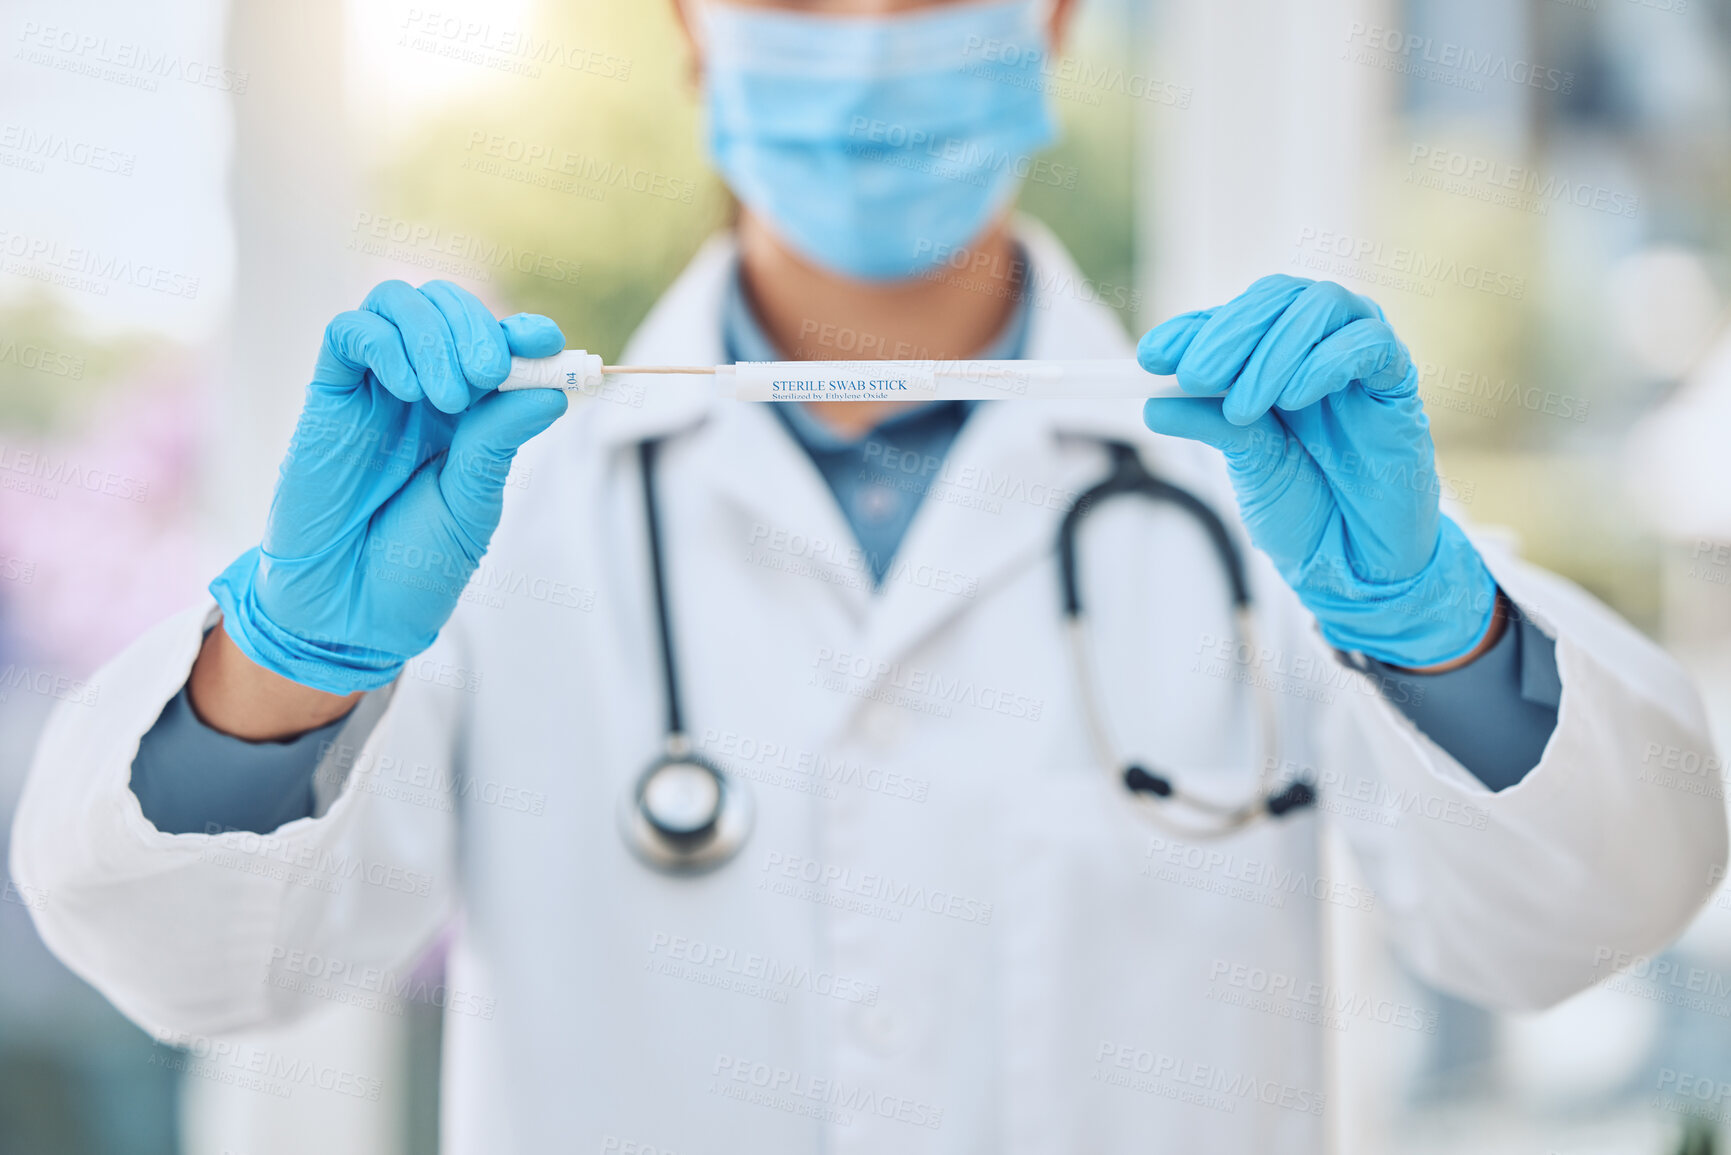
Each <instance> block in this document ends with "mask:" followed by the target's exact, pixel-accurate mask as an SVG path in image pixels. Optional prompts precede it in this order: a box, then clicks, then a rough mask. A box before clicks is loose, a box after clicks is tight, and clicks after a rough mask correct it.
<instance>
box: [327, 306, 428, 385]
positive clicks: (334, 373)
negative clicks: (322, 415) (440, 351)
mask: <svg viewBox="0 0 1731 1155" xmlns="http://www.w3.org/2000/svg"><path fill="white" fill-rule="evenodd" d="M369 371H370V372H371V373H372V375H373V377H374V378H375V379H376V380H377V381H378V382H379V384H380V385H383V386H384V387H385V391H386V392H388V393H390V395H391V396H393V397H395V398H396V399H397V400H399V401H408V402H415V401H419V400H420V399H421V398H422V396H424V394H423V393H422V392H421V382H420V378H419V377H417V376H416V375H415V370H414V367H413V366H411V365H410V364H409V354H408V351H407V350H405V349H404V348H403V336H402V334H401V333H400V332H398V330H397V327H396V326H395V325H393V324H391V323H390V322H389V321H387V320H385V319H384V318H383V317H381V316H379V315H378V314H377V313H367V312H363V311H361V310H359V309H352V310H350V311H349V312H347V313H339V314H337V316H336V318H335V319H334V320H332V321H331V323H330V324H329V325H327V326H325V343H324V347H323V348H322V349H320V350H319V360H318V365H317V367H315V368H314V370H313V379H312V385H311V388H312V389H315V390H320V391H324V392H330V393H348V392H352V391H353V390H354V389H355V388H356V387H357V386H359V385H360V383H361V381H362V380H363V379H364V378H365V377H366V375H367V373H368V372H369Z"/></svg>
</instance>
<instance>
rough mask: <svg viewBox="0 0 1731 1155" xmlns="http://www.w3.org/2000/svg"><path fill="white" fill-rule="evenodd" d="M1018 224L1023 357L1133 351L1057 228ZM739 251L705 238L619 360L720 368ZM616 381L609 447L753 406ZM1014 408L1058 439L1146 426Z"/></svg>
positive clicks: (1133, 413) (699, 383)
mask: <svg viewBox="0 0 1731 1155" xmlns="http://www.w3.org/2000/svg"><path fill="white" fill-rule="evenodd" d="M1015 230H1016V236H1017V238H1018V239H1019V240H1020V241H1021V243H1022V245H1023V247H1024V248H1025V249H1026V250H1027V252H1028V255H1029V265H1030V268H1032V269H1033V270H1034V271H1035V272H1034V275H1035V276H1036V277H1037V278H1038V281H1037V284H1036V285H1035V297H1034V303H1033V309H1032V313H1031V316H1030V320H1029V330H1028V344H1027V355H1028V356H1029V357H1031V358H1080V359H1090V358H1107V357H1133V356H1135V346H1134V345H1133V344H1132V343H1131V341H1130V340H1129V338H1128V337H1127V336H1126V335H1125V333H1124V331H1123V328H1122V327H1121V326H1120V324H1119V323H1118V320H1117V318H1116V316H1115V315H1114V314H1113V313H1112V312H1111V311H1110V310H1108V309H1107V308H1105V307H1104V306H1103V305H1100V304H1098V303H1097V302H1095V301H1093V300H1092V299H1091V292H1090V282H1088V281H1087V280H1086V278H1084V277H1083V275H1082V273H1081V271H1080V270H1078V269H1077V268H1076V264H1075V262H1074V261H1073V260H1072V259H1071V258H1070V254H1069V253H1068V252H1066V251H1065V249H1064V246H1063V244H1062V243H1061V242H1059V241H1058V239H1057V238H1056V237H1055V236H1053V235H1052V233H1051V231H1050V230H1048V229H1047V228H1046V227H1045V226H1044V225H1043V224H1041V223H1040V222H1038V221H1036V220H1033V219H1032V218H1030V217H1022V216H1018V217H1017V218H1016V221H1015ZM737 252H738V250H737V248H736V246H735V244H734V241H733V237H732V235H731V234H729V233H718V234H716V235H715V236H713V237H711V238H710V239H709V240H708V241H706V242H705V243H704V245H703V246H702V247H701V248H700V249H699V250H698V252H697V255H696V256H695V257H693V258H692V260H691V263H690V264H689V265H687V266H686V268H685V271H684V272H683V273H681V274H680V275H679V278H678V279H677V280H676V281H675V282H674V283H673V285H672V286H671V287H670V288H669V289H668V291H667V292H666V293H665V294H663V295H662V297H661V299H660V300H659V301H658V302H657V303H656V305H655V307H654V308H653V309H651V310H650V312H649V315H648V316H647V317H646V318H644V321H643V323H642V325H640V326H639V327H638V330H637V332H636V334H635V335H634V336H633V337H632V339H631V341H630V343H629V344H628V345H627V346H626V348H625V351H624V353H623V354H622V356H621V361H622V362H623V363H624V364H632V363H646V362H654V363H657V364H679V365H714V364H718V363H719V362H720V361H721V360H722V359H723V358H724V357H725V355H726V354H725V351H724V349H723V346H722V338H721V311H722V305H723V302H724V300H725V297H726V291H727V278H728V276H729V275H730V273H731V270H732V268H733V265H734V261H735V259H736V256H737ZM619 384H620V385H621V386H622V387H621V388H619V389H618V390H617V391H616V393H617V398H615V399H618V400H621V403H618V404H607V403H603V405H602V408H601V411H600V412H598V413H597V414H596V423H595V426H594V432H595V435H596V436H597V437H598V438H599V439H600V440H601V441H602V442H603V443H604V444H616V443H620V442H627V441H639V440H642V439H643V438H645V437H652V436H656V435H659V434H671V433H674V432H677V431H680V430H684V429H690V428H692V427H694V426H696V425H697V424H699V423H701V422H702V421H704V420H705V419H706V418H709V417H711V416H714V415H715V414H716V413H717V412H718V411H720V410H723V409H728V408H753V407H751V406H735V405H733V404H732V403H727V404H725V405H723V404H722V403H719V402H718V401H717V400H716V398H715V397H714V394H713V392H712V390H711V388H710V383H709V382H708V380H706V379H705V378H702V377H638V378H621V379H620V381H619ZM585 404H587V402H585ZM986 408H989V406H985V407H982V412H981V413H978V414H976V415H975V416H976V418H978V417H980V416H983V415H984V409H986ZM1006 408H1009V407H1008V406H1006ZM1013 408H1015V409H1018V410H1020V411H1021V413H1020V414H1019V416H1022V417H1025V418H1029V419H1031V420H1034V421H1036V422H1037V423H1039V424H1041V425H1043V426H1044V427H1045V428H1046V429H1048V430H1049V431H1051V432H1052V433H1053V434H1054V435H1065V434H1077V435H1082V436H1114V437H1124V436H1126V435H1131V436H1134V435H1136V434H1137V431H1139V430H1142V429H1143V427H1142V425H1141V422H1140V420H1139V417H1140V413H1139V409H1138V407H1137V406H1136V405H1135V403H1134V402H1098V401H1077V402H1067V401H1066V402H1017V403H1016V404H1015V405H1014V406H1013ZM970 424H972V421H970ZM1142 435H1143V436H1145V435H1146V434H1145V431H1144V432H1143V434H1142ZM784 436H785V435H784Z"/></svg>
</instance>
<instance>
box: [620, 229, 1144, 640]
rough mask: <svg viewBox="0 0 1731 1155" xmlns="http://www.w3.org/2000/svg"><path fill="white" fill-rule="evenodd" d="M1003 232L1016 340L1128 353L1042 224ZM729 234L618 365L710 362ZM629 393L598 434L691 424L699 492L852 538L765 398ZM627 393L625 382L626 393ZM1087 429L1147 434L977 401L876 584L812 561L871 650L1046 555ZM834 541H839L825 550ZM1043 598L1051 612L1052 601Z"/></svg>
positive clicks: (1095, 455)
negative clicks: (1021, 297)
mask: <svg viewBox="0 0 1731 1155" xmlns="http://www.w3.org/2000/svg"><path fill="white" fill-rule="evenodd" d="M1017 233H1018V236H1019V237H1020V239H1021V240H1022V243H1023V244H1024V245H1025V246H1026V247H1027V250H1028V253H1029V257H1030V266H1031V268H1033V269H1034V270H1036V275H1037V277H1038V278H1039V280H1038V283H1037V286H1036V292H1037V295H1036V298H1035V305H1034V309H1033V314H1032V318H1031V323H1030V330H1029V334H1028V347H1027V354H1028V356H1029V357H1036V358H1080V359H1088V358H1109V357H1130V356H1133V355H1134V348H1133V346H1132V345H1131V342H1130V341H1129V339H1128V337H1127V336H1126V335H1125V333H1124V332H1123V329H1122V327H1121V326H1120V324H1119V323H1118V320H1117V318H1116V317H1115V316H1114V315H1113V314H1112V313H1111V312H1110V311H1109V310H1107V309H1106V308H1104V307H1103V306H1101V305H1099V304H1097V303H1094V302H1092V301H1091V300H1088V299H1087V289H1086V286H1087V282H1085V281H1084V280H1083V278H1082V276H1081V274H1080V272H1078V271H1077V269H1076V267H1075V264H1074V262H1073V261H1072V260H1071V259H1070V256H1069V254H1068V253H1067V252H1065V251H1064V249H1063V246H1062V245H1060V244H1059V243H1058V241H1057V240H1056V239H1055V238H1054V237H1052V235H1051V234H1050V233H1049V232H1048V231H1047V230H1046V229H1045V228H1044V227H1042V226H1040V225H1038V224H1037V223H1035V222H1032V221H1029V220H1026V219H1020V220H1018V222H1017ZM733 259H734V247H733V244H732V241H731V238H729V237H727V236H721V237H717V238H714V239H712V240H711V241H709V242H708V243H707V244H705V245H704V247H703V248H702V249H701V250H700V251H699V253H698V254H697V256H696V257H695V258H694V259H693V260H692V262H691V264H690V266H689V267H688V268H687V269H686V271H685V273H684V274H682V275H681V277H680V278H679V280H678V281H677V282H675V284H674V285H673V287H672V288H671V289H670V290H669V291H668V292H667V294H666V295H665V296H664V297H663V298H662V299H661V301H660V302H659V303H658V304H657V305H656V307H655V309H654V310H652V311H651V313H650V315H649V317H648V318H647V319H646V320H645V321H644V323H643V325H642V327H641V328H640V329H639V331H638V333H637V335H636V336H635V337H634V338H633V340H632V341H631V342H630V345H629V347H628V348H627V350H626V353H625V361H626V363H632V362H636V361H647V362H654V363H658V364H696V365H706V364H714V363H716V362H717V361H719V360H720V359H721V358H722V356H723V352H722V341H721V332H720V328H721V326H720V317H721V308H722V302H723V299H724V294H725V288H726V278H727V276H728V275H729V270H730V269H731V268H732V262H733ZM638 380H639V381H642V382H644V384H643V386H642V388H641V393H640V395H641V397H642V405H641V407H637V406H635V405H608V406H607V407H606V409H605V410H604V411H602V412H600V413H597V414H596V421H597V425H596V430H595V431H596V434H597V436H598V437H599V438H600V439H601V440H602V442H603V443H622V442H628V441H636V440H640V439H642V438H645V437H652V436H660V435H670V434H674V433H679V432H684V431H688V430H693V429H695V430H696V432H695V434H694V439H695V442H696V444H693V445H692V446H691V447H690V452H692V453H694V454H697V455H699V460H698V461H695V462H694V463H693V464H697V465H699V466H700V470H701V472H702V474H703V476H704V477H706V478H707V479H710V483H711V486H712V494H713V496H715V497H716V498H717V499H719V500H723V501H726V502H729V503H730V504H733V505H735V506H736V507H738V508H740V509H742V510H743V511H745V512H746V513H747V514H749V515H750V516H751V517H753V518H755V519H757V521H759V522H761V523H762V524H764V525H765V526H768V527H773V528H780V529H787V530H790V531H794V530H797V531H799V532H803V533H807V534H815V535H821V536H824V537H826V538H828V539H829V540H833V541H837V542H846V543H848V544H850V545H851V544H852V542H853V535H852V531H851V530H850V529H849V528H848V526H847V523H846V520H845V519H844V518H843V516H842V513H841V511H840V509H838V508H837V506H836V503H835V500H834V498H833V496H832V495H831V494H830V492H829V487H828V485H827V484H826V483H825V482H824V480H823V477H822V475H821V474H820V473H818V471H817V469H816V467H815V466H814V465H813V464H812V462H811V460H810V458H809V457H808V456H807V455H806V454H805V453H804V451H803V450H801V448H800V447H799V446H798V445H797V444H796V443H795V442H794V440H793V438H791V437H789V436H788V434H787V432H786V430H784V429H783V428H781V425H780V423H779V422H778V421H776V420H775V418H774V416H773V415H772V414H771V413H769V412H768V410H767V408H766V407H765V406H763V405H740V404H734V403H729V402H717V401H716V400H715V399H714V396H713V394H712V392H711V391H710V389H709V386H708V383H707V382H706V381H704V380H702V379H700V378H694V379H690V380H687V379H680V378H668V377H661V378H640V379H638ZM638 395H639V393H638V392H637V391H636V390H632V391H631V396H633V397H636V396H638ZM1100 437H1117V438H1120V439H1125V438H1129V439H1135V440H1138V441H1142V442H1144V443H1146V440H1147V438H1148V434H1147V431H1146V429H1145V428H1144V427H1143V426H1142V424H1141V421H1140V406H1139V405H1138V404H1137V403H1135V402H1133V401H1129V402H1126V401H1112V402H1038V401H1019V402H1014V403H1006V402H987V403H985V404H982V405H980V406H979V407H978V409H977V410H976V411H975V412H974V414H973V415H972V416H971V417H970V418H969V420H968V422H967V424H966V425H964V426H963V428H962V432H961V434H960V436H959V437H958V438H957V439H956V442H955V444H954V445H953V446H952V447H951V449H950V452H949V454H948V455H947V456H946V458H945V462H944V465H943V467H942V470H941V473H940V475H939V477H940V480H939V484H938V485H936V486H935V487H933V489H932V491H931V492H929V493H928V494H927V495H926V497H925V499H924V500H923V501H922V502H921V506H920V510H919V512H918V513H917V514H916V515H915V518H914V521H913V524H912V525H911V526H910V527H909V529H908V533H907V536H906V538H905V539H904V540H903V542H902V545H901V548H900V550H898V552H897V554H896V558H895V560H894V562H893V564H892V568H891V571H890V574H889V575H888V576H887V577H886V579H885V580H884V583H883V585H882V586H881V587H880V588H879V589H878V591H877V592H876V593H875V594H874V593H873V591H872V589H871V583H870V580H869V578H865V579H864V580H859V578H860V576H861V575H863V573H864V571H863V567H857V568H859V573H858V574H856V573H853V572H852V571H853V569H855V568H856V566H854V565H852V564H850V563H849V561H848V560H847V559H846V558H845V556H838V557H836V558H826V559H818V560H816V561H815V562H814V568H816V569H820V570H825V571H834V572H833V573H827V574H826V575H825V576H828V577H830V578H831V579H834V580H827V581H824V582H822V583H821V584H822V585H824V587H825V588H827V589H828V590H830V591H831V594H832V596H833V597H835V598H836V599H838V601H839V602H840V604H841V606H842V607H843V608H844V611H845V613H846V615H847V617H848V618H850V619H851V620H852V621H853V622H854V624H855V626H856V627H857V628H860V629H862V630H863V631H864V644H865V645H866V646H868V647H869V649H870V652H871V653H873V654H874V655H876V656H880V657H884V658H891V657H893V656H895V655H896V654H898V653H901V652H903V651H905V650H906V649H907V648H908V647H910V646H913V645H916V644H917V643H918V642H919V641H920V640H921V639H922V638H924V637H926V636H929V635H930V634H931V633H932V632H933V631H934V630H936V629H938V628H939V627H941V626H942V625H943V624H944V623H945V622H947V621H949V620H950V619H951V618H952V617H953V616H954V615H955V614H957V613H959V612H960V611H962V610H963V609H965V608H966V607H967V606H968V605H970V604H972V602H973V600H974V599H976V598H979V597H983V596H986V595H987V594H988V593H989V591H990V590H991V589H993V588H994V587H995V586H997V585H998V584H1000V583H1001V582H1003V581H1005V580H1007V579H1008V578H1010V577H1011V576H1013V575H1014V574H1015V573H1017V572H1020V571H1021V570H1022V569H1023V568H1025V566H1026V565H1028V564H1031V563H1033V562H1036V561H1038V560H1040V559H1041V558H1043V557H1049V556H1050V554H1051V551H1052V548H1053V542H1054V539H1055V535H1056V533H1057V527H1058V522H1059V520H1060V518H1061V517H1062V515H1063V511H1064V510H1065V509H1066V508H1067V507H1068V504H1069V501H1070V500H1072V499H1073V497H1074V496H1075V494H1076V493H1077V492H1078V491H1079V490H1081V489H1084V488H1086V487H1087V486H1088V485H1089V484H1092V483H1093V482H1094V481H1095V480H1097V479H1098V477H1099V475H1100V472H1101V470H1102V469H1103V468H1104V462H1105V457H1104V455H1103V454H1102V453H1100V452H1099V450H1098V448H1097V447H1096V446H1094V445H1093V444H1092V442H1093V441H1094V440H1097V439H1098V438H1100ZM839 552H840V553H843V554H845V551H839ZM1053 612H1057V606H1056V602H1054V606H1053Z"/></svg>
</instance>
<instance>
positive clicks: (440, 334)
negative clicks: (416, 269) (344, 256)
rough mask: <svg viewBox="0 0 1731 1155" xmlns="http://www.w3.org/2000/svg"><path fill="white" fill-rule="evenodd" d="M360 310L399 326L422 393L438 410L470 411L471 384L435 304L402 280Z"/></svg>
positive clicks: (374, 294) (372, 297)
mask: <svg viewBox="0 0 1731 1155" xmlns="http://www.w3.org/2000/svg"><path fill="white" fill-rule="evenodd" d="M361 308H362V309H365V310H366V311H368V312H370V313H377V314H378V315H379V316H381V317H383V318H384V319H385V320H387V321H389V322H390V323H391V324H393V325H395V326H396V327H397V332H398V333H400V334H401V335H402V341H403V348H404V350H405V351H407V353H408V355H409V364H410V365H412V366H414V369H415V376H416V377H418V378H420V382H421V391H422V392H423V393H425V394H426V396H427V400H428V401H431V402H432V403H433V406H434V407H435V408H437V409H439V410H440V411H442V412H445V413H461V412H462V411H463V410H464V409H466V408H468V405H469V385H468V382H467V381H466V380H465V379H464V377H463V369H462V366H460V365H459V364H457V350H456V347H455V346H456V340H455V338H453V337H452V336H451V327H450V326H449V325H447V324H445V318H444V315H443V314H441V313H440V312H439V310H438V308H437V307H436V306H435V305H434V304H433V302H432V301H430V300H428V299H427V297H425V296H424V295H423V294H421V293H419V292H417V291H416V290H415V289H414V288H412V287H411V286H409V285H407V284H405V283H404V282H402V281H386V282H384V283H383V284H381V285H378V286H377V287H375V288H374V289H373V291H372V292H370V293H368V294H367V299H366V300H365V301H363V302H361Z"/></svg>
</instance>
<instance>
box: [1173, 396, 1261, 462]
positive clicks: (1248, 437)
mask: <svg viewBox="0 0 1731 1155" xmlns="http://www.w3.org/2000/svg"><path fill="white" fill-rule="evenodd" d="M1222 404H1223V403H1222V401H1221V399H1220V398H1218V397H1153V398H1150V399H1149V400H1147V401H1145V402H1144V403H1143V405H1142V421H1143V424H1145V425H1147V426H1148V428H1150V429H1152V430H1153V431H1154V432H1156V433H1164V434H1166V435H1167V436H1168V437H1184V438H1188V439H1189V440H1191V441H1200V442H1202V444H1204V445H1212V446H1213V447H1214V448H1216V449H1218V450H1220V451H1221V452H1222V453H1224V454H1225V455H1226V457H1227V460H1228V461H1230V462H1232V464H1233V466H1234V468H1244V469H1249V470H1254V469H1256V468H1258V467H1259V466H1261V465H1263V464H1272V463H1275V462H1278V461H1279V460H1280V459H1281V458H1283V457H1284V456H1285V453H1286V429H1285V427H1284V426H1282V425H1281V424H1280V422H1279V421H1278V420H1277V419H1276V418H1274V417H1272V416H1270V417H1267V418H1265V419H1264V420H1262V421H1258V422H1254V423H1252V424H1249V425H1239V424H1236V423H1234V422H1232V421H1228V420H1227V419H1226V415H1225V414H1224V413H1222V412H1221V406H1222Z"/></svg>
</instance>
